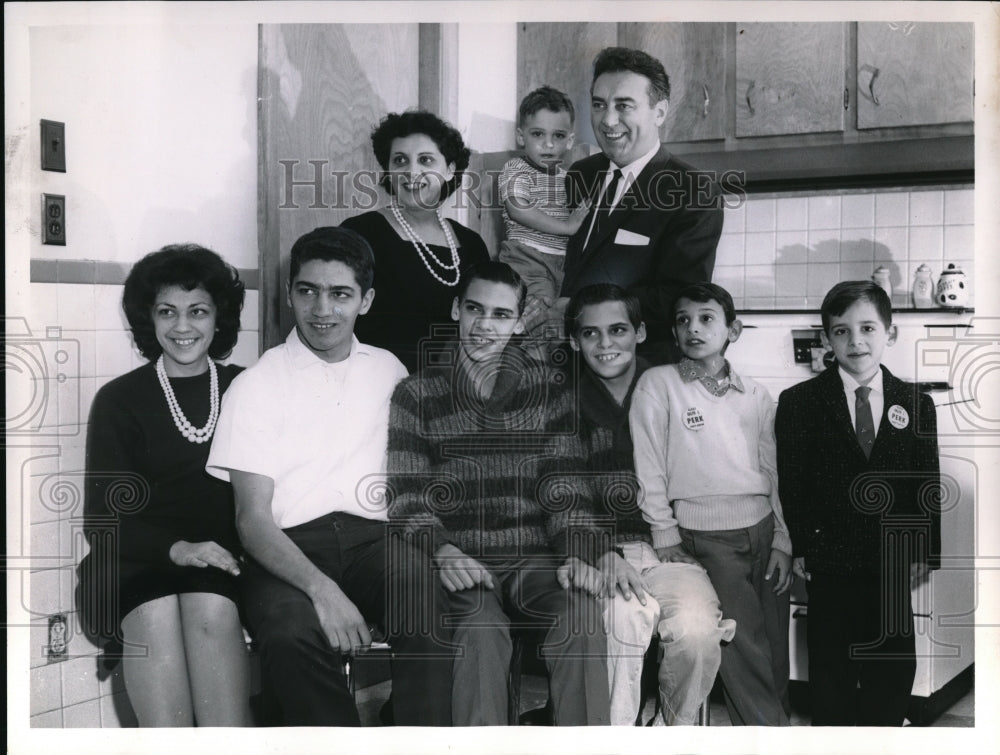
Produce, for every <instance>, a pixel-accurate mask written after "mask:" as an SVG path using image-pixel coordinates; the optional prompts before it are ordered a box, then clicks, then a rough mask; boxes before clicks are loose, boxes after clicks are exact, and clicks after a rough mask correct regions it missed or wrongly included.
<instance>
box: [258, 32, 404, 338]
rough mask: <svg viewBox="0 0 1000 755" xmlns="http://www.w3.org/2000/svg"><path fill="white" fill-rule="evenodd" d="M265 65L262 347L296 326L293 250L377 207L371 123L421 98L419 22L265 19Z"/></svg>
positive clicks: (261, 82) (261, 81)
mask: <svg viewBox="0 0 1000 755" xmlns="http://www.w3.org/2000/svg"><path fill="white" fill-rule="evenodd" d="M258 65H259V70H258V91H259V103H258V129H259V133H258V145H259V161H260V165H259V182H258V183H259V186H260V195H259V197H258V203H259V207H258V220H259V223H260V230H259V233H258V237H259V240H258V243H259V244H260V252H261V271H260V275H261V298H262V302H261V306H262V307H264V308H265V317H264V321H263V329H264V334H263V342H264V343H263V345H264V347H265V348H269V347H271V346H273V345H275V344H276V343H280V342H281V341H282V340H284V338H285V336H286V335H287V333H288V331H289V330H290V329H291V326H292V322H293V321H292V316H291V311H290V310H289V309H288V307H287V305H286V303H285V283H284V282H285V280H286V279H287V274H288V252H289V250H290V249H291V246H292V244H293V243H294V242H295V240H296V239H297V238H298V237H299V236H301V235H302V234H304V233H306V232H308V231H311V230H312V229H313V228H316V227H317V226H330V225H339V224H340V223H341V222H343V221H344V220H345V219H346V218H348V217H350V216H352V215H358V214H360V213H362V212H364V211H366V210H371V209H374V208H375V206H376V204H378V203H379V202H380V201H382V199H383V197H384V195H383V194H382V193H380V191H381V190H380V189H378V188H377V171H378V164H377V162H376V161H375V156H374V154H373V153H372V148H371V140H370V136H371V130H372V127H374V126H375V125H376V124H377V123H378V122H379V120H380V119H381V118H382V117H383V116H384V115H385V114H386V113H388V112H392V111H397V112H398V111H400V110H405V109H406V108H410V107H414V106H416V105H417V88H418V87H417V85H418V70H419V37H418V27H417V24H264V25H262V26H261V27H260V59H259V63H258Z"/></svg>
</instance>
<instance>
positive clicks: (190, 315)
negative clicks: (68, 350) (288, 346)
mask: <svg viewBox="0 0 1000 755" xmlns="http://www.w3.org/2000/svg"><path fill="white" fill-rule="evenodd" d="M243 295H244V291H243V283H242V282H240V279H239V275H238V274H237V272H236V270H235V269H234V268H232V267H230V266H229V265H227V264H226V263H225V262H224V261H223V260H222V258H221V257H219V256H218V255H217V254H216V253H215V252H212V251H210V250H208V249H205V248H203V247H199V246H195V245H177V246H168V247H165V248H164V249H161V250H160V251H158V252H154V253H152V254H149V255H147V256H146V257H144V258H143V259H142V260H140V261H139V262H138V263H136V265H135V266H134V267H133V268H132V271H131V272H130V273H129V276H128V279H127V280H126V281H125V293H124V297H123V301H122V306H123V308H124V310H125V314H126V317H127V318H128V322H129V325H130V327H131V329H132V335H133V338H134V339H135V343H136V346H137V347H138V349H139V351H140V352H141V353H142V355H143V356H144V357H146V358H147V359H149V360H150V361H149V364H146V365H143V366H142V367H139V368H138V369H135V370H133V371H132V372H129V373H127V374H125V375H122V376H121V377H119V378H116V379H114V380H112V381H111V382H109V383H108V384H107V385H105V386H103V387H102V388H101V389H100V390H99V391H98V392H97V395H96V397H95V398H94V403H93V407H92V409H91V413H90V425H89V429H88V433H87V491H86V503H85V515H86V525H85V532H86V534H87V539H88V541H89V543H90V546H91V548H90V553H89V554H88V555H87V556H86V557H85V558H84V559H83V561H82V562H81V564H80V593H79V596H80V606H79V607H80V612H81V619H82V620H83V623H84V628H85V629H86V630H87V631H88V634H91V635H96V636H97V637H98V638H99V639H100V640H101V641H102V644H104V645H105V650H106V652H107V651H108V650H109V649H112V648H114V649H117V650H118V651H119V652H120V653H121V658H122V661H123V672H124V678H125V689H126V691H127V692H128V695H129V699H130V701H131V703H132V707H133V709H134V710H135V713H136V716H137V718H138V721H139V725H140V726H193V725H195V723H196V722H197V724H198V725H199V726H242V725H249V724H250V715H249V681H250V677H249V667H248V662H247V654H246V646H245V641H244V638H243V630H242V626H241V624H240V617H239V612H238V611H237V606H236V596H237V585H236V578H237V577H238V575H239V573H240V569H239V564H238V561H237V557H238V554H239V541H238V539H237V536H236V528H235V519H234V509H233V495H232V489H231V487H230V486H229V484H228V483H224V482H222V481H221V480H216V479H215V478H213V477H211V476H209V475H208V474H207V473H206V472H205V462H206V460H207V458H208V450H209V446H210V445H211V443H210V441H211V438H212V433H213V431H214V429H215V422H216V420H217V418H218V416H219V404H220V401H221V398H222V395H223V393H225V391H226V389H227V388H228V387H229V384H230V383H231V382H232V380H233V378H235V377H236V375H237V374H238V373H239V372H240V370H241V369H242V368H240V367H235V366H224V365H217V364H216V363H215V361H214V360H215V359H219V358H222V357H225V356H227V355H228V354H229V353H230V352H231V351H232V348H233V346H234V345H235V344H236V336H237V332H238V330H239V318H240V311H241V310H242V308H243Z"/></svg>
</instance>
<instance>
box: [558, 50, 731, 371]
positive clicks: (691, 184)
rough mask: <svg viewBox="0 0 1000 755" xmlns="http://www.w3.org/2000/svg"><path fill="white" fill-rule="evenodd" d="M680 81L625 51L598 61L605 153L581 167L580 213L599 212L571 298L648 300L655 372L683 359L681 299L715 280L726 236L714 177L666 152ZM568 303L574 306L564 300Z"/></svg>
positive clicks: (595, 91)
mask: <svg viewBox="0 0 1000 755" xmlns="http://www.w3.org/2000/svg"><path fill="white" fill-rule="evenodd" d="M669 97H670V79H669V78H668V77H667V74H666V71H664V69H663V65H662V64H661V63H660V61H658V60H656V58H653V57H652V56H650V55H648V54H646V53H644V52H642V51H640V50H631V49H628V48H624V47H609V48H606V49H605V50H602V51H601V52H600V53H599V54H598V55H597V58H596V59H595V60H594V78H593V82H592V84H591V115H590V119H591V124H592V125H593V128H594V134H595V136H596V138H597V142H598V144H599V145H600V147H601V150H602V152H601V154H597V155H592V156H591V157H588V158H585V159H583V160H580V161H578V162H576V163H574V164H573V166H572V167H571V168H570V170H569V177H568V179H567V191H568V195H569V201H570V204H571V205H578V204H580V203H581V202H583V201H587V200H589V201H590V202H592V208H591V211H590V214H589V215H588V216H587V219H586V220H585V221H584V223H583V225H582V226H581V227H580V229H579V230H578V231H577V232H576V233H575V234H574V235H573V236H572V237H570V239H569V242H568V244H567V248H566V267H565V280H564V283H563V287H562V292H561V296H562V297H570V296H572V295H573V294H575V293H576V292H577V291H579V290H580V289H581V288H583V287H584V286H588V285H590V284H593V283H615V284H617V285H619V286H621V287H622V288H625V289H626V290H627V291H628V292H629V293H631V294H634V295H635V296H637V297H638V299H639V303H640V305H641V307H642V312H643V315H644V316H645V319H646V327H647V330H648V334H649V338H648V340H647V342H646V346H645V349H644V353H645V356H646V357H647V358H648V359H650V361H651V362H653V363H654V364H656V363H663V362H667V361H677V360H678V358H679V352H678V350H677V347H676V345H675V344H674V343H673V340H672V339H671V337H670V326H671V323H672V320H673V304H674V298H675V296H676V294H677V292H678V291H680V290H681V289H682V288H684V287H685V286H687V285H689V284H691V283H697V282H701V281H710V280H711V278H712V270H713V268H714V267H715V248H716V245H717V244H718V242H719V236H720V234H721V233H722V203H721V193H720V191H719V186H718V183H717V181H716V180H715V178H714V176H712V175H710V174H708V173H699V172H698V171H696V170H695V169H694V168H692V167H691V166H690V165H688V164H687V163H685V162H682V161H681V160H678V159H677V158H676V157H674V156H672V155H671V154H670V152H668V151H667V150H666V148H664V147H663V146H662V145H661V144H660V131H659V129H660V126H661V125H662V124H663V121H664V120H665V119H666V117H667V107H668V99H669ZM562 302H563V303H564V302H565V299H563V300H562Z"/></svg>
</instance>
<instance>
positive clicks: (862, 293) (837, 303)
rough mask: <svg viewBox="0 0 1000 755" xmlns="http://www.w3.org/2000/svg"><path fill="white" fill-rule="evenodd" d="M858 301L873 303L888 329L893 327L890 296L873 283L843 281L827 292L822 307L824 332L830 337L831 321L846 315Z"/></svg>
mask: <svg viewBox="0 0 1000 755" xmlns="http://www.w3.org/2000/svg"><path fill="white" fill-rule="evenodd" d="M858 301H869V302H871V303H872V306H873V307H875V311H876V312H878V317H879V319H880V320H881V321H882V324H883V325H884V326H885V327H886V329H889V328H890V327H891V326H892V302H891V301H890V300H889V294H887V293H886V292H885V291H884V290H883V289H882V288H880V287H879V286H878V285H876V284H875V283H874V282H873V281H841V282H840V283H838V284H837V285H835V286H834V287H833V288H831V289H830V290H829V291H827V292H826V296H824V297H823V303H822V304H821V305H820V308H819V312H820V317H821V318H822V319H823V332H824V333H826V334H827V335H830V320H831V319H832V318H834V317H839V316H840V315H842V314H844V312H846V311H847V310H848V309H849V308H850V306H851V305H852V304H854V303H855V302H858Z"/></svg>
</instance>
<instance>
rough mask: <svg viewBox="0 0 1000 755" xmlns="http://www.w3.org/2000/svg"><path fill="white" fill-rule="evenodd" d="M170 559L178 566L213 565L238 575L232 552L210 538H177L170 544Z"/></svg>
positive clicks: (236, 563) (237, 565) (202, 566)
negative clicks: (202, 540)
mask: <svg viewBox="0 0 1000 755" xmlns="http://www.w3.org/2000/svg"><path fill="white" fill-rule="evenodd" d="M170 560H171V561H173V562H174V563H175V564H177V565H178V566H197V567H198V568H201V569H204V568H205V567H206V566H214V567H215V568H216V569H221V570H222V571H224V572H227V573H229V574H232V575H233V576H234V577H238V576H239V575H240V565H239V563H238V562H237V561H236V559H235V558H234V557H233V554H232V553H230V552H229V551H227V550H226V549H225V548H223V547H222V546H221V545H219V544H218V543H215V542H213V541H211V540H207V541H205V542H202V543H189V542H187V541H186V540H178V541H177V542H176V543H174V544H173V545H171V546H170Z"/></svg>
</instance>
